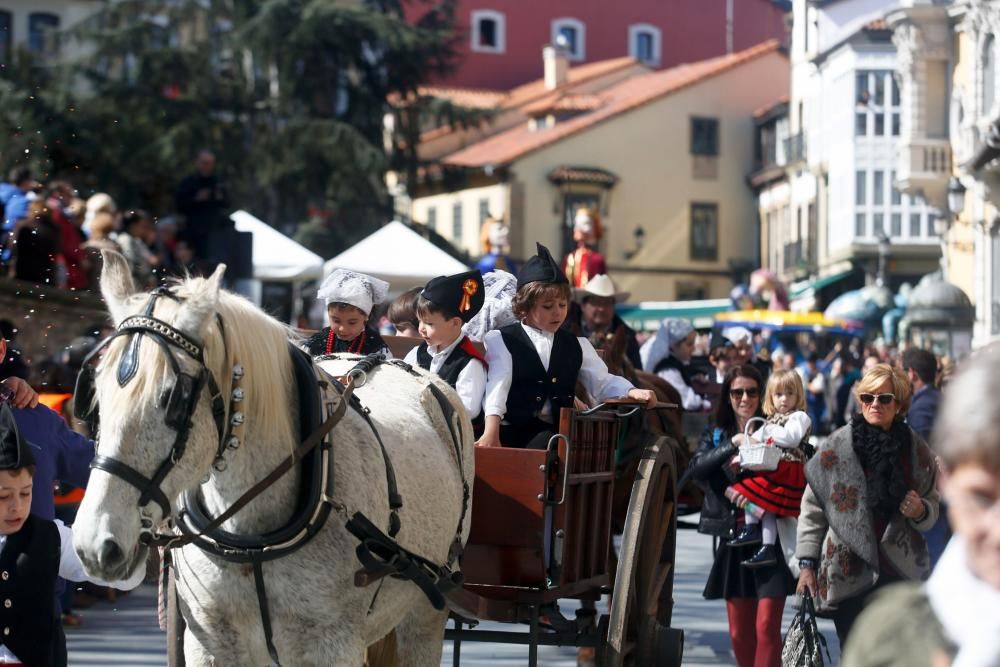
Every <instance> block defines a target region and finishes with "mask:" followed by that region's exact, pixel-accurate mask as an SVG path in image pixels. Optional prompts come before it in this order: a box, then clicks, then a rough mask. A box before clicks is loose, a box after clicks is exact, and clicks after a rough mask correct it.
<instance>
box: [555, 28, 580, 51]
mask: <svg viewBox="0 0 1000 667" xmlns="http://www.w3.org/2000/svg"><path fill="white" fill-rule="evenodd" d="M559 34H560V35H562V36H563V37H565V38H566V44H567V46H568V48H569V52H570V53H571V54H573V55H577V54H579V53H580V51H579V47H578V45H577V36H576V28H574V27H573V26H569V25H564V26H560V28H559Z"/></svg>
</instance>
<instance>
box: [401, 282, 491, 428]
mask: <svg viewBox="0 0 1000 667" xmlns="http://www.w3.org/2000/svg"><path fill="white" fill-rule="evenodd" d="M484 292H485V290H484V289H483V275H482V274H481V273H480V272H479V271H467V272H465V273H458V274H456V275H453V276H438V277H437V278H434V279H433V280H431V281H430V282H429V283H427V286H426V287H424V289H423V290H422V291H421V292H420V297H419V298H418V299H417V319H418V320H419V324H418V326H417V330H418V331H419V332H420V337H421V338H423V339H424V342H423V343H421V344H420V345H419V346H418V347H415V348H413V349H412V350H410V352H409V354H407V355H406V359H405V361H406V362H407V363H409V364H411V365H414V366H420V367H421V368H423V369H424V370H428V371H430V372H432V373H437V374H438V375H440V376H441V378H442V379H444V380H445V382H447V383H448V384H450V385H451V386H452V387H454V388H455V391H456V392H457V393H458V396H459V398H461V399H462V404H463V405H464V406H465V409H466V410H468V412H469V418H470V419H472V420H473V425H474V426H478V425H479V423H480V422H481V419H479V417H480V413H481V412H482V407H483V393H484V392H485V390H486V359H485V358H484V357H483V355H482V353H481V352H480V351H479V350H477V349H476V347H475V346H474V345H473V344H472V341H470V340H469V339H468V338H467V337H466V336H465V335H464V334H463V333H462V325H463V324H465V323H466V322H468V321H469V320H471V319H472V318H473V317H474V316H475V315H476V313H478V312H479V310H480V309H481V308H482V307H483V300H484ZM476 430H477V431H478V430H479V429H478V428H477V429H476Z"/></svg>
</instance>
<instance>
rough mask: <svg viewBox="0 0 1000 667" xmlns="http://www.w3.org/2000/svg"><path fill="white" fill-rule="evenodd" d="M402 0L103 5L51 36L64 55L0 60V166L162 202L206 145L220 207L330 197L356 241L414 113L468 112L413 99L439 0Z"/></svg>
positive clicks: (379, 209)
mask: <svg viewBox="0 0 1000 667" xmlns="http://www.w3.org/2000/svg"><path fill="white" fill-rule="evenodd" d="M405 1H406V0H170V1H169V2H164V1H163V0H110V1H108V2H106V3H105V4H104V6H103V7H102V8H101V9H100V10H99V11H98V12H97V13H96V14H95V15H93V16H92V17H91V18H90V19H89V20H87V21H86V22H84V23H82V24H80V25H78V26H75V27H74V28H72V30H71V31H70V32H69V33H68V34H66V35H64V36H63V53H64V55H65V54H67V53H76V54H78V55H77V57H76V58H75V59H73V60H67V59H64V60H66V61H65V62H64V63H63V64H62V65H60V66H58V67H57V66H53V65H51V64H49V65H44V66H43V65H41V64H40V63H38V62H32V61H30V59H27V58H23V57H22V58H18V59H16V61H15V62H14V63H11V65H10V66H9V67H8V68H7V69H6V70H5V72H4V76H3V77H2V78H0V105H2V106H0V132H2V133H3V134H2V136H4V137H5V138H6V141H5V142H4V146H3V155H2V157H3V160H4V163H5V164H7V165H8V166H9V165H10V164H12V163H14V162H18V161H23V158H21V157H20V156H21V155H27V156H28V157H29V158H30V159H31V160H32V161H33V163H34V165H35V166H36V167H37V168H40V170H41V172H42V173H44V174H46V177H47V178H54V177H68V178H71V179H72V180H73V182H74V183H75V184H77V186H78V187H80V188H81V189H83V190H89V189H103V190H107V191H109V192H111V193H112V194H113V195H114V196H115V197H116V198H117V199H118V200H119V204H120V205H123V206H143V207H146V208H149V209H150V210H152V211H154V212H156V213H165V212H167V211H168V210H170V209H171V208H172V196H173V191H174V188H175V187H176V184H177V182H178V181H179V180H180V179H181V178H182V177H183V176H184V175H186V174H187V173H189V172H190V171H191V168H192V167H191V164H192V159H193V157H194V155H195V154H196V152H197V151H198V150H199V149H201V148H204V147H208V148H211V149H212V150H213V151H214V152H215V153H216V155H217V157H218V162H217V164H218V171H219V172H220V173H221V175H222V177H223V178H224V180H225V182H226V183H227V186H228V188H229V191H230V198H231V201H232V203H233V205H234V206H236V207H242V208H247V209H249V210H251V211H253V212H255V213H256V214H257V215H259V216H261V217H263V218H265V219H268V220H271V221H272V222H287V221H291V220H301V219H303V218H304V217H305V215H304V213H305V211H306V209H307V207H308V206H309V205H311V204H312V205H319V206H322V207H325V208H332V209H335V210H336V211H337V214H336V217H335V219H334V222H333V227H334V228H335V229H336V228H338V227H342V228H343V229H342V232H343V233H338V234H337V237H338V238H340V239H347V238H355V237H357V236H359V235H362V236H363V233H362V232H364V231H366V230H370V229H372V228H374V227H375V226H377V225H379V224H381V223H383V222H384V221H385V220H386V219H388V216H389V215H390V214H391V202H390V201H389V197H388V195H387V193H386V192H385V186H384V173H385V171H386V169H388V168H390V167H393V168H397V169H401V170H403V171H405V172H410V173H413V172H415V169H416V166H415V165H416V151H415V144H416V138H417V136H418V132H417V129H418V128H419V127H421V125H422V124H424V123H426V121H425V120H424V119H425V118H426V115H427V114H432V115H434V116H437V117H438V118H447V119H448V121H449V122H451V121H455V122H474V118H473V117H472V116H469V117H465V116H462V114H461V112H460V111H459V110H456V109H453V108H448V105H444V104H443V103H440V102H433V101H431V100H428V99H427V98H423V97H421V96H419V95H418V94H417V90H418V87H419V86H421V85H423V84H425V83H426V82H427V81H428V80H429V79H430V78H432V77H433V76H435V75H438V74H442V73H445V72H447V71H448V70H449V68H450V67H451V66H452V64H453V59H454V40H455V39H456V34H455V31H454V28H453V24H454V13H453V12H454V3H455V0H419V2H418V0H413V1H412V2H411V4H412V6H411V7H409V8H408V10H407V15H408V16H414V15H420V16H422V18H420V19H419V20H417V21H413V20H410V21H407V20H406V19H405V17H404V13H403V6H402V3H403V2H405ZM71 46H72V47H75V48H69V47H71ZM391 100H396V101H399V100H405V101H407V103H406V104H396V105H395V106H391V105H390V104H389V101H391ZM387 114H393V115H395V116H396V117H397V122H396V123H395V124H394V127H395V128H396V131H395V136H391V137H386V136H385V134H386V133H385V122H384V119H385V117H386V115H387ZM423 126H424V127H426V125H425V124H424V125H423ZM387 149H388V150H387ZM25 150H28V151H30V152H29V153H27V154H25V153H24V151H25Z"/></svg>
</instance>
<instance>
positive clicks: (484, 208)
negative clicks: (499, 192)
mask: <svg viewBox="0 0 1000 667" xmlns="http://www.w3.org/2000/svg"><path fill="white" fill-rule="evenodd" d="M488 217H490V200H489V199H480V200H479V226H480V227H482V226H483V223H484V222H486V218H488Z"/></svg>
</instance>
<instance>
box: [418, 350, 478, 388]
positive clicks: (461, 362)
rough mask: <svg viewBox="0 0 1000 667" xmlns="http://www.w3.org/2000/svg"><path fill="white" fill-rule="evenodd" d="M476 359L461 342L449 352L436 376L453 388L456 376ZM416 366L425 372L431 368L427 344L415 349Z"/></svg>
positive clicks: (456, 380) (456, 379)
mask: <svg viewBox="0 0 1000 667" xmlns="http://www.w3.org/2000/svg"><path fill="white" fill-rule="evenodd" d="M476 358H477V357H476V356H474V355H472V354H471V353H470V352H469V351H468V350H467V349H466V348H465V344H464V341H463V342H461V343H459V344H458V345H456V346H455V348H454V349H453V350H452V351H451V354H449V355H448V358H447V359H445V360H444V363H443V364H441V368H439V369H438V371H437V374H438V375H439V376H440V377H441V379H442V380H444V381H445V382H447V383H448V384H450V385H451V386H452V387H454V386H455V383H456V382H458V376H459V375H461V373H462V371H464V370H465V367H466V366H468V365H469V362H470V361H472V360H473V359H476ZM417 364H418V365H419V366H420V367H421V368H423V369H424V370H425V371H428V370H430V368H431V353H430V352H428V351H427V343H421V344H420V347H418V348H417Z"/></svg>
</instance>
